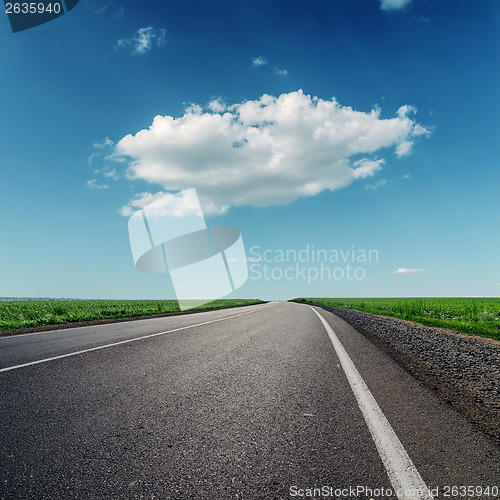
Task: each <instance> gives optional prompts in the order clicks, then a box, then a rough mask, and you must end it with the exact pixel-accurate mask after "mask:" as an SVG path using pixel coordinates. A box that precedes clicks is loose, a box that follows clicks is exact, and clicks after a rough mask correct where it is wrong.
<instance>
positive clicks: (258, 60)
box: [252, 56, 267, 66]
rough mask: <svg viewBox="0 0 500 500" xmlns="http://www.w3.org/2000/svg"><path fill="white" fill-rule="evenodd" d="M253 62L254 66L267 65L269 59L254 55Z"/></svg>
mask: <svg viewBox="0 0 500 500" xmlns="http://www.w3.org/2000/svg"><path fill="white" fill-rule="evenodd" d="M252 64H253V65H254V66H265V65H266V64H267V59H266V58H265V57H262V56H258V57H254V58H253V59H252Z"/></svg>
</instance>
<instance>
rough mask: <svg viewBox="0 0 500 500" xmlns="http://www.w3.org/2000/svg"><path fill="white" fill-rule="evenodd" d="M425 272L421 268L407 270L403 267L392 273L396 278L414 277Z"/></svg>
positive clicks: (425, 270)
mask: <svg viewBox="0 0 500 500" xmlns="http://www.w3.org/2000/svg"><path fill="white" fill-rule="evenodd" d="M426 272H427V269H422V268H421V267H417V268H416V269H407V268H405V267H400V268H399V269H396V270H395V271H394V274H395V275H396V276H414V275H416V274H424V273H426Z"/></svg>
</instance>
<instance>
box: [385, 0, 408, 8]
mask: <svg viewBox="0 0 500 500" xmlns="http://www.w3.org/2000/svg"><path fill="white" fill-rule="evenodd" d="M410 3H411V0H380V8H381V9H382V10H386V11H394V10H401V9H404V8H405V7H406V6H407V5H409V4H410Z"/></svg>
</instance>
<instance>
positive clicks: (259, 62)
mask: <svg viewBox="0 0 500 500" xmlns="http://www.w3.org/2000/svg"><path fill="white" fill-rule="evenodd" d="M252 66H267V67H268V70H269V71H273V72H274V73H275V74H277V75H281V76H288V70H287V69H284V68H277V67H276V66H269V61H268V60H267V59H266V58H265V57H263V56H258V57H254V58H253V59H252Z"/></svg>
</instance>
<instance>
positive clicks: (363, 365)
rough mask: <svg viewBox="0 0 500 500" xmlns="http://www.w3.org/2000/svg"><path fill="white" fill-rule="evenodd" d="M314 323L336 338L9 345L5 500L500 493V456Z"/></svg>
mask: <svg viewBox="0 0 500 500" xmlns="http://www.w3.org/2000/svg"><path fill="white" fill-rule="evenodd" d="M318 312H319V314H320V315H321V316H322V317H323V318H324V319H325V320H326V323H327V325H328V326H329V327H331V330H332V332H331V333H333V337H332V335H331V333H330V334H329V332H328V331H327V329H328V327H326V328H325V325H324V324H323V323H322V321H321V320H320V318H319V317H318V315H317V314H316V313H315V312H314V310H313V309H312V308H310V307H308V306H305V305H300V304H292V303H271V304H266V305H258V306H251V307H245V308H238V309H229V310H221V311H214V312H206V313H199V314H192V315H187V316H174V317H166V318H158V319H148V320H139V321H131V322H127V323H117V324H107V325H100V326H91V327H82V328H74V329H69V330H57V331H51V332H41V333H36V334H28V335H21V336H15V337H3V338H0V387H1V394H2V399H1V409H0V498H2V499H4V498H5V499H8V498H23V499H31V498H33V499H68V498H82V499H93V498H99V499H101V498H103V499H108V498H109V499H115V498H116V499H120V498H124V499H133V498H144V499H153V498H155V499H163V498H165V499H170V498H172V499H184V498H200V499H210V500H214V499H219V498H220V499H226V498H228V499H229V498H232V499H236V498H237V499H258V498H266V499H286V498H294V497H295V498H301V497H302V496H306V495H308V494H309V497H311V496H312V495H313V494H315V495H316V498H319V497H321V498H373V499H377V498H391V497H390V496H389V495H388V493H392V498H396V491H395V485H398V484H406V485H410V486H411V485H415V484H423V485H426V486H427V487H428V488H430V489H431V491H432V492H433V493H434V496H435V497H437V498H481V499H483V500H484V499H488V500H491V499H492V498H495V496H494V495H491V494H490V495H489V496H488V495H487V494H485V492H486V491H487V490H486V489H484V490H483V494H482V495H481V496H480V495H478V492H479V491H480V490H475V493H474V494H473V495H471V494H470V493H471V490H470V491H469V492H468V493H467V494H465V495H461V492H463V491H464V490H457V491H454V490H451V489H448V487H452V486H474V487H483V488H486V487H487V486H489V487H490V488H491V489H490V490H489V491H490V493H491V492H493V493H494V491H495V490H494V488H492V487H495V486H496V487H498V485H499V483H500V472H499V471H500V449H499V448H498V447H497V446H495V445H494V444H493V443H492V442H491V441H490V440H489V439H488V438H486V437H485V436H484V435H483V434H481V433H480V432H479V431H477V430H476V429H475V428H474V427H473V426H471V425H470V424H469V423H468V422H467V421H466V420H465V419H463V418H462V417H461V416H460V415H458V414H457V413H455V412H454V411H453V410H452V409H451V408H449V407H448V406H446V405H445V404H442V403H440V402H439V401H438V400H437V398H436V397H435V396H434V395H433V394H432V392H431V391H429V390H427V389H425V388H424V387H422V386H420V385H419V384H418V383H417V382H416V381H415V380H414V379H413V378H412V377H411V376H410V375H408V374H407V373H406V372H405V371H403V370H402V369H401V368H400V367H399V365H398V364H396V363H395V362H394V361H393V360H392V359H391V358H389V357H388V355H386V354H385V353H384V352H382V351H381V350H380V349H379V348H378V347H376V346H375V345H374V344H372V343H371V342H370V341H369V340H367V339H366V338H365V337H363V336H362V335H361V334H360V333H358V332H357V331H356V330H354V329H353V328H352V327H351V326H349V325H348V324H347V323H345V322H344V321H343V320H341V319H340V318H338V317H336V316H334V315H333V314H331V313H328V312H326V311H323V310H318ZM335 342H337V345H335V346H334V344H335ZM339 346H340V347H339ZM343 349H344V351H342V350H343ZM75 353H76V354H75ZM349 363H350V364H349ZM353 366H355V367H356V368H353ZM370 398H371V399H370ZM405 481H407V482H406V483H405ZM419 481H421V483H419ZM314 487H316V488H322V489H321V490H316V491H315V492H314V491H313V490H308V488H314ZM358 487H359V489H356V488H358ZM349 488H350V490H349ZM436 488H437V489H436ZM340 489H343V490H344V491H339V490H340ZM369 489H371V491H369ZM335 490H337V491H335ZM319 492H320V493H321V495H320V494H319ZM384 493H385V494H384ZM414 493H415V494H410V492H409V491H406V496H405V492H402V491H400V492H399V497H400V498H430V497H429V495H428V494H427V493H425V494H419V493H418V492H414ZM436 493H437V494H436ZM447 493H449V496H446V494H447ZM453 493H457V494H456V495H454V494H453ZM326 494H328V495H330V494H331V495H330V496H327V495H326ZM496 498H500V492H498V491H497V493H496Z"/></svg>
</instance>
